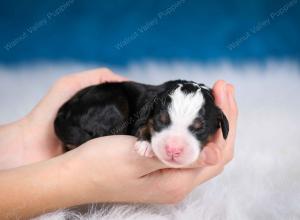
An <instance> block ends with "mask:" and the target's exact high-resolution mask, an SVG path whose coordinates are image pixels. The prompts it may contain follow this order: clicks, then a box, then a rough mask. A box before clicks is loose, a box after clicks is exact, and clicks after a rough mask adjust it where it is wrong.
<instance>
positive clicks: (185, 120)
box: [54, 80, 229, 167]
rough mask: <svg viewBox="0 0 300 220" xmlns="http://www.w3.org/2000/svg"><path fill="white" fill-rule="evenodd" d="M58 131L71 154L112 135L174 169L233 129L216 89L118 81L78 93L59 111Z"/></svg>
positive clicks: (185, 83)
mask: <svg viewBox="0 0 300 220" xmlns="http://www.w3.org/2000/svg"><path fill="white" fill-rule="evenodd" d="M54 126H55V132H56V134H57V136H58V137H59V138H60V140H61V141H62V142H63V143H64V145H65V146H66V148H67V150H70V149H73V148H75V147H77V146H79V145H81V144H82V143H84V142H86V141H88V140H90V139H93V138H96V137H101V136H107V135H120V134H125V135H133V136H136V137H137V138H138V140H137V142H136V144H135V148H136V150H137V152H138V153H139V154H141V155H143V156H153V155H155V156H156V157H158V158H159V159H160V160H161V161H162V162H164V163H165V164H167V165H169V166H171V167H182V166H186V165H189V164H191V163H193V162H194V161H195V160H197V158H198V157H199V154H200V151H201V149H202V148H203V147H204V146H205V144H206V143H207V141H208V140H209V138H210V137H211V136H212V135H213V134H214V133H215V132H216V131H217V129H218V128H220V127H221V128H222V132H223V137H224V138H225V139H226V137H227V135H228V132H229V125H228V121H227V118H226V116H225V115H224V114H223V112H222V111H221V110H220V109H219V108H218V107H217V106H216V105H215V103H214V97H213V94H212V91H211V89H209V88H208V87H206V86H205V85H204V84H199V83H195V82H192V81H184V80H175V81H168V82H166V83H164V84H161V85H158V86H153V85H146V84H141V83H136V82H115V83H104V84H100V85H96V86H91V87H88V88H85V89H83V90H81V91H79V92H78V93H77V94H76V95H74V97H72V98H71V99H70V100H69V101H67V102H66V103H65V104H64V105H63V106H62V107H61V108H60V109H59V111H58V114H57V117H56V119H55V123H54Z"/></svg>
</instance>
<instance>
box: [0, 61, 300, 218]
mask: <svg viewBox="0 0 300 220" xmlns="http://www.w3.org/2000/svg"><path fill="white" fill-rule="evenodd" d="M91 67H92V66H86V65H85V66H84V65H80V64H74V63H68V64H49V63H44V64H36V65H30V66H19V67H14V68H11V67H4V66H2V67H1V66H0V83H1V87H0V100H1V108H0V123H5V122H9V121H12V120H15V119H17V118H19V117H20V116H22V115H24V114H25V113H27V112H28V111H29V110H30V109H31V108H32V107H33V106H34V105H35V104H36V103H37V101H38V100H39V99H40V98H41V97H42V96H43V95H44V94H45V92H46V90H47V89H48V88H49V86H50V85H51V84H52V83H53V82H54V81H55V80H56V79H57V78H58V77H59V76H61V75H63V74H65V73H69V72H74V71H80V70H83V69H87V68H91ZM114 70H115V71H116V72H119V73H122V74H125V75H126V76H128V77H129V78H130V79H132V80H136V81H141V82H147V83H159V82H163V81H166V80H170V79H177V78H182V79H189V80H194V81H198V82H204V83H206V84H207V85H212V84H213V82H214V81H215V80H217V79H225V80H227V81H229V82H231V83H233V84H234V85H235V86H236V95H237V101H238V104H239V110H240V117H239V126H238V135H237V142H236V148H235V149H236V150H235V158H234V160H233V161H232V162H231V163H230V164H229V165H228V166H226V169H225V170H224V172H223V173H222V174H221V175H219V176H218V177H216V178H214V179H213V180H211V181H209V182H207V183H205V184H203V185H201V186H199V187H198V188H197V189H195V190H194V191H193V192H192V193H191V194H190V195H189V196H188V197H187V198H186V199H185V200H184V201H183V202H181V203H180V204H177V205H160V206H159V205H130V204H123V205H110V206H107V205H98V206H96V205H94V206H89V207H87V210H86V211H81V212H79V211H74V210H60V211H57V212H54V213H50V214H46V215H44V216H41V217H39V218H37V219H47V220H52V219H91V220H92V219H103V220H111V219H114V220H115V219H151V220H166V219H172V220H173V219H175V220H181V219H183V220H188V219H191V220H193V219H201V220H212V219H213V220H225V219H228V220H241V219H243V220H247V219H255V220H259V219H262V220H265V219H280V220H281V219H290V220H292V219H295V220H296V219H300V159H299V158H300V127H299V124H300V114H299V113H300V98H299V97H298V96H299V94H300V66H299V64H298V63H296V62H287V61H281V62H274V61H270V62H267V63H265V64H263V65H258V64H255V63H248V64H243V65H239V66H237V65H232V64H229V63H226V62H224V63H217V64H214V65H213V64H211V65H202V64H195V63H172V64H163V63H144V64H135V65H130V66H128V67H127V68H124V69H114Z"/></svg>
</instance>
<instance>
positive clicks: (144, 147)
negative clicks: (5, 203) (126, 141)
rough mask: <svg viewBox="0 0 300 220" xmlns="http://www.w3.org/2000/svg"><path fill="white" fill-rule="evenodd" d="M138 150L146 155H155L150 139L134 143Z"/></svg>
mask: <svg viewBox="0 0 300 220" xmlns="http://www.w3.org/2000/svg"><path fill="white" fill-rule="evenodd" d="M134 148H135V150H136V152H137V153H138V154H139V155H141V156H144V157H153V156H154V153H153V151H152V148H151V144H150V143H149V142H148V141H137V142H136V143H135V145H134Z"/></svg>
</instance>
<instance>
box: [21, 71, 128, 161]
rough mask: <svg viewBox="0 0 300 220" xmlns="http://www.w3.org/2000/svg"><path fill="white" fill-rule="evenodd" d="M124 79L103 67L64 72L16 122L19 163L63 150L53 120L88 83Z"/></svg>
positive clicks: (46, 157) (44, 157)
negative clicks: (19, 137) (20, 153)
mask: <svg viewBox="0 0 300 220" xmlns="http://www.w3.org/2000/svg"><path fill="white" fill-rule="evenodd" d="M124 80H126V78H125V77H122V76H119V75H117V74H114V73H113V72H111V71H110V70H109V69H106V68H99V69H94V70H89V71H85V72H80V73H77V74H71V75H66V76H64V77H62V78H61V79H59V80H58V81H57V82H56V83H55V84H54V85H53V86H52V88H51V89H50V90H49V92H48V94H47V95H46V96H45V97H44V98H43V99H42V100H41V101H40V102H39V103H38V105H37V106H36V107H35V108H34V109H33V110H32V111H31V112H30V113H29V114H28V115H26V116H25V117H24V118H23V119H22V120H20V121H18V122H17V124H18V126H19V127H21V130H22V132H21V133H22V140H21V146H22V159H21V160H22V162H20V164H19V165H25V164H29V163H33V162H37V161H41V160H46V159H50V158H52V157H54V156H57V155H59V154H61V153H63V148H62V145H61V143H60V141H59V140H58V138H57V137H56V135H55V132H54V126H53V121H54V119H55V117H56V114H57V111H58V109H59V108H60V106H61V105H62V104H63V103H64V102H66V101H67V100H68V99H70V98H71V97H72V96H73V95H74V94H75V93H76V92H78V91H79V90H81V89H83V88H85V87H88V86H91V85H95V84H99V83H103V82H110V81H124Z"/></svg>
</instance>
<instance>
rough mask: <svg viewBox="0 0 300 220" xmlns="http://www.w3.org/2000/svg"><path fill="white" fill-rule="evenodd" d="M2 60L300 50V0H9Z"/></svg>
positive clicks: (229, 55)
mask: <svg viewBox="0 0 300 220" xmlns="http://www.w3.org/2000/svg"><path fill="white" fill-rule="evenodd" d="M0 30H1V35H0V46H1V48H0V63H4V64H15V63H22V62H29V61H39V60H51V61H65V60H75V61H81V62H96V63H106V64H108V65H126V64H127V63H128V62H131V61H141V60H145V59H155V60H163V61H172V60H192V61H201V62H206V61H216V60H223V59H229V60H232V61H244V60H259V61H261V60H265V59H269V58H292V59H294V60H297V61H299V58H300V44H299V39H300V1H299V0H287V1H285V0H264V1H262V0H243V1H238V0H229V1H216V0H210V1H196V0H175V1H174V0H173V1H171V0H164V1H159V0H152V1H138V0H123V1H121V0H118V1H117V0H115V1H108V0H107V1H96V0H90V1H83V0H51V1H40V0H10V1H1V3H0Z"/></svg>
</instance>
